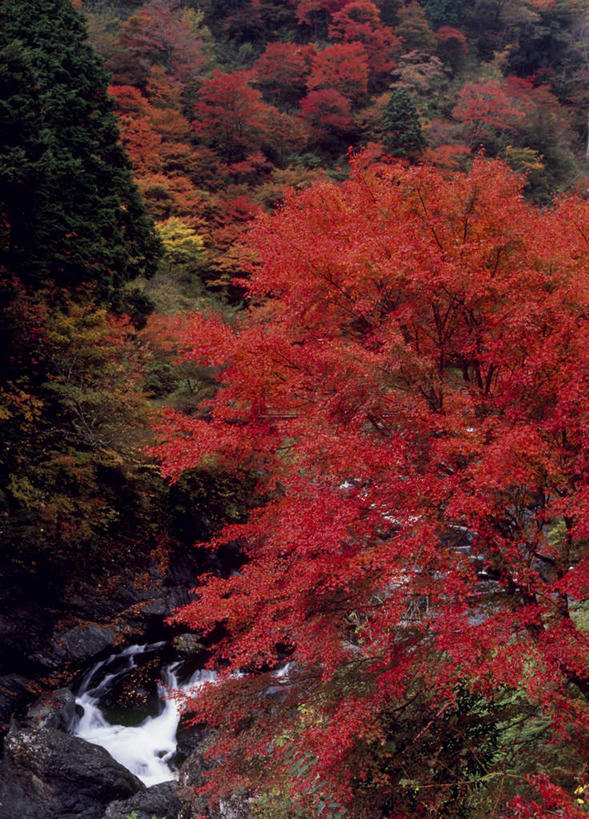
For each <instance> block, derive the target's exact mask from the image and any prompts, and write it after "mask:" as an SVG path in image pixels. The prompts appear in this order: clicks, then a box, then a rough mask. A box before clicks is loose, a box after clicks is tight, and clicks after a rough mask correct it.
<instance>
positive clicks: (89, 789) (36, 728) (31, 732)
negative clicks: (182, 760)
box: [0, 697, 151, 819]
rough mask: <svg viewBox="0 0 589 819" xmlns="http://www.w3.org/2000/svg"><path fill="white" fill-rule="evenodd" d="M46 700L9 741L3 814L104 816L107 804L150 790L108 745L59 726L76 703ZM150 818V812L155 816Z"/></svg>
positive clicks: (49, 818) (0, 818)
mask: <svg viewBox="0 0 589 819" xmlns="http://www.w3.org/2000/svg"><path fill="white" fill-rule="evenodd" d="M64 699H65V700H66V702H64V704H63V707H62V708H61V709H60V708H59V706H58V707H57V708H55V707H54V708H53V710H50V706H48V705H41V706H39V707H38V708H37V709H33V712H32V713H31V714H30V715H29V716H28V717H27V721H26V724H25V726H24V727H22V728H16V727H13V728H12V729H11V730H10V731H9V733H8V735H7V737H6V740H5V744H4V749H5V754H4V762H3V765H2V770H1V771H0V819H17V817H18V819H20V818H21V817H22V819H25V817H26V819H101V817H102V815H103V813H104V811H105V809H106V807H107V805H109V804H110V803H111V802H113V801H114V800H117V799H128V798H129V797H130V796H132V795H133V794H136V793H138V792H140V791H145V787H144V785H143V784H142V783H141V782H140V781H139V779H137V777H136V776H134V775H133V774H132V773H131V772H130V771H127V770H126V769H125V768H123V766H122V765H119V763H118V762H115V760H114V759H113V758H112V757H111V756H110V754H109V753H107V751H105V750H104V749H103V748H99V747H98V746H97V745H90V744H89V743H87V742H84V741H83V740H81V739H78V738H77V737H74V736H71V735H70V734H67V733H66V732H65V731H64V730H62V729H61V728H59V727H55V726H57V725H59V724H60V723H61V724H63V722H64V721H65V719H66V714H67V710H68V708H69V705H70V704H71V703H68V702H67V697H65V698H64ZM150 819H151V817H150Z"/></svg>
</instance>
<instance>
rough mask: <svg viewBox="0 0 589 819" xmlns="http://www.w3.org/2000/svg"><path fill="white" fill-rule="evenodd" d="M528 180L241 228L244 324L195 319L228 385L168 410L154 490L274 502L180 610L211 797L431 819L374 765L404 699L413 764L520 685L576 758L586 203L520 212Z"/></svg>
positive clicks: (447, 182)
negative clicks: (221, 486)
mask: <svg viewBox="0 0 589 819" xmlns="http://www.w3.org/2000/svg"><path fill="white" fill-rule="evenodd" d="M521 186H522V180H521V179H520V178H519V177H517V176H516V175H514V174H513V173H512V172H510V171H509V170H508V169H506V168H505V166H503V165H502V164H501V163H499V162H496V161H487V160H483V159H477V160H476V161H475V164H474V167H473V169H472V171H471V172H470V173H469V174H468V175H463V174H456V175H454V176H453V177H451V178H448V177H446V176H444V175H442V174H440V173H439V172H438V171H436V170H434V169H432V168H428V167H413V168H404V167H402V166H397V165H387V166H375V167H372V168H364V167H362V164H361V163H356V166H355V171H354V174H353V176H352V178H351V180H350V181H348V182H346V183H344V184H343V185H341V186H337V185H335V184H332V183H318V184H315V185H313V186H312V187H311V188H309V189H307V190H305V191H303V192H301V193H299V194H295V193H294V192H291V193H290V194H288V195H287V197H286V201H285V204H284V206H283V207H282V208H281V209H280V210H279V211H278V212H277V213H276V214H275V215H274V216H269V215H262V216H261V217H259V219H258V221H257V225H256V227H255V228H254V229H253V231H252V232H251V233H250V240H251V242H252V243H253V245H252V246H253V248H254V249H255V251H256V254H257V257H258V262H257V263H256V264H255V265H253V266H252V271H251V274H252V278H251V281H250V283H249V285H248V288H249V297H250V308H249V310H248V311H247V315H246V316H245V317H244V318H243V320H242V321H241V322H240V323H239V324H238V325H237V326H229V325H227V324H224V323H223V321H222V320H221V319H220V318H219V317H215V316H209V317H199V318H196V319H194V320H193V321H191V322H190V323H189V324H188V325H187V326H186V329H185V331H184V334H183V338H182V342H183V344H184V345H185V348H186V350H187V352H186V356H187V358H189V359H194V360H195V361H198V362H199V363H201V364H206V365H212V366H215V367H218V368H219V370H218V372H219V389H218V392H217V394H216V396H215V397H214V398H213V399H212V400H210V401H209V403H208V404H207V405H205V406H204V407H203V412H202V414H201V415H200V416H199V417H192V418H189V417H186V416H183V415H181V414H176V413H173V412H170V414H169V417H168V422H167V424H166V425H164V427H163V428H162V430H161V435H162V443H161V446H160V447H159V450H158V451H159V454H160V456H161V457H162V459H163V462H164V472H165V474H166V475H167V476H169V477H171V478H172V479H174V478H177V477H179V476H180V475H181V474H182V472H183V471H184V470H187V469H191V468H193V467H196V466H198V465H199V464H200V463H201V462H202V460H203V458H204V459H210V458H215V459H216V461H217V462H219V463H222V464H224V465H225V466H226V468H227V469H229V470H231V471H232V472H235V473H238V474H240V473H247V474H249V475H251V474H252V473H254V474H257V476H258V478H259V488H260V492H261V495H262V496H263V497H264V498H265V503H261V504H260V506H259V508H258V509H256V510H255V511H254V512H253V513H252V514H251V515H250V517H249V519H248V520H247V521H246V522H244V523H241V524H237V525H231V526H228V527H226V528H225V530H223V531H222V532H221V534H220V535H218V536H217V537H215V538H214V539H213V540H212V542H211V543H210V544H208V545H209V547H210V548H212V549H217V548H219V547H220V546H222V545H224V544H228V543H239V545H240V547H241V550H242V553H243V556H244V560H245V563H244V565H243V566H242V568H241V570H240V573H239V574H235V575H234V576H231V577H227V578H226V577H217V576H208V577H204V578H201V579H200V580H199V586H198V588H197V590H196V591H197V595H196V597H195V600H194V602H192V603H190V604H189V605H188V606H186V607H185V608H184V609H183V610H181V611H180V612H179V613H178V614H177V619H178V620H179V621H182V622H184V623H187V624H189V625H190V626H191V627H193V628H196V629H199V630H202V631H204V632H205V633H206V632H210V631H212V630H213V629H216V628H217V627H218V626H219V624H222V626H223V629H224V632H223V633H224V636H223V638H222V639H221V640H220V641H219V642H218V643H217V644H216V646H215V649H214V662H215V663H216V664H217V666H218V667H219V668H221V669H222V670H223V676H222V680H221V683H220V684H219V685H216V686H213V687H212V688H211V689H210V690H209V691H208V692H205V694H204V695H203V696H202V697H201V698H200V699H199V700H198V701H197V702H196V703H195V704H193V705H192V706H191V708H192V709H194V711H195V714H196V717H195V718H196V719H197V720H199V721H201V720H204V721H207V722H209V723H211V724H214V725H216V726H218V728H219V735H218V740H217V745H216V747H217V750H218V752H219V754H220V755H221V758H222V760H223V764H222V766H221V767H220V768H218V769H217V770H216V771H213V772H212V775H211V780H210V787H211V788H212V789H213V790H216V791H217V792H218V791H221V790H223V789H225V790H227V789H229V790H231V789H234V788H235V787H236V786H238V785H240V784H242V785H246V786H249V787H252V788H260V787H262V786H263V783H264V782H268V781H270V782H272V781H274V782H281V783H284V782H290V783H291V787H292V789H293V790H294V791H295V792H296V793H297V794H298V796H299V798H301V799H303V800H306V802H307V804H309V803H311V804H312V805H314V806H315V807H314V810H317V815H321V816H324V815H325V816H327V815H332V816H335V815H337V811H338V810H339V807H338V806H347V808H348V810H349V815H351V816H356V817H360V816H362V817H365V816H375V815H384V816H389V815H390V816H399V817H400V816H418V815H426V814H428V815H447V814H445V813H443V808H442V807H440V806H441V805H442V803H441V802H440V801H439V800H440V798H441V797H440V793H441V792H443V789H444V787H446V786H444V785H443V784H436V781H432V784H429V785H428V786H427V788H424V789H422V790H421V791H420V792H419V798H418V802H417V803H415V804H414V806H413V808H412V809H411V810H409V809H408V808H407V802H406V801H405V802H404V801H403V798H404V797H403V794H404V793H406V789H407V787H409V786H408V785H407V778H406V774H405V773H404V772H403V765H402V763H403V758H405V759H407V756H405V757H403V755H402V754H401V757H400V759H401V762H400V763H399V762H398V760H399V753H400V752H399V751H398V750H397V752H395V751H394V750H393V751H391V750H387V749H389V746H390V743H391V742H395V741H396V742H398V739H397V734H396V733H395V731H396V730H399V729H398V728H397V729H396V728H395V726H396V725H398V720H399V718H400V717H399V715H400V714H403V713H406V712H407V713H409V712H410V709H411V707H412V703H414V702H415V698H416V697H418V696H419V698H420V699H419V700H418V701H419V702H420V703H422V704H423V709H424V713H427V714H428V716H427V718H426V720H425V721H424V722H422V723H418V722H416V723H415V725H416V727H415V728H414V729H413V735H412V737H411V740H410V741H409V742H407V744H406V748H405V750H404V751H403V753H404V754H408V753H410V752H412V749H415V753H416V754H421V753H425V754H426V756H427V753H432V754H434V750H431V751H429V750H428V748H430V747H431V746H428V744H427V742H428V733H431V731H432V726H434V725H435V724H436V722H439V721H441V720H443V719H444V718H445V716H447V715H448V714H449V713H451V712H452V713H455V714H456V713H459V712H458V710H457V709H458V703H459V693H458V692H460V691H464V690H465V688H466V690H467V691H468V692H470V693H469V695H472V696H477V697H480V698H482V699H483V700H485V701H486V702H489V703H493V702H494V701H495V700H498V699H500V697H501V696H504V695H505V692H506V691H507V692H509V691H511V692H517V695H518V696H520V697H523V698H525V699H526V701H527V702H530V703H533V705H534V707H535V708H537V709H538V710H539V711H540V712H542V713H543V714H544V715H545V716H546V717H549V718H550V721H551V723H550V724H551V725H552V737H553V740H554V741H555V742H557V741H558V740H559V738H560V739H562V738H566V739H567V741H569V742H571V743H572V744H574V743H580V744H581V745H582V743H583V739H584V733H583V732H584V731H586V729H587V726H588V711H587V699H586V698H587V696H588V695H589V685H588V681H587V649H588V648H589V645H588V643H589V640H588V635H587V633H586V632H583V631H582V630H581V629H580V628H579V626H578V623H577V616H578V612H579V607H580V605H581V603H582V601H583V600H586V598H587V589H588V585H589V562H588V560H587V557H586V554H584V544H585V543H586V539H587V537H588V535H589V438H588V436H587V429H588V428H589V405H588V403H587V400H586V396H587V393H588V390H589V358H588V355H587V350H588V349H589V321H588V316H589V271H588V269H587V264H586V257H587V243H588V239H587V237H588V236H589V210H588V208H587V206H586V204H585V203H584V202H582V201H580V200H577V199H575V198H567V199H563V200H561V201H560V202H559V203H558V204H557V205H556V206H555V207H554V208H553V209H552V210H538V209H536V208H534V207H533V206H531V205H530V204H528V203H526V202H525V200H524V199H523V197H522V195H521ZM287 657H288V658H289V659H290V661H291V662H292V665H291V667H290V673H288V674H286V675H285V676H284V677H280V678H278V677H272V676H270V677H269V675H268V673H266V674H264V673H263V672H268V670H269V669H273V668H276V667H277V666H279V665H280V664H281V663H284V661H285V658H287ZM244 670H246V671H247V672H248V674H247V675H246V676H245V677H240V678H236V677H235V676H231V673H232V672H243V671H244ZM255 670H257V671H258V672H260V673H252V672H253V671H255ZM268 686H270V689H269V688H268ZM416 691H417V692H419V693H418V694H417V693H415V692H416ZM277 692H278V693H277ZM421 707H422V706H421V705H420V708H421ZM418 718H419V713H417V714H416V716H415V719H416V720H417V719H418ZM457 721H458V722H460V719H459V718H458V717H455V718H454V722H453V723H451V722H450V721H449V722H448V724H447V725H448V730H450V727H449V726H450V725H454V726H455V725H456V722H457ZM453 730H455V729H453ZM424 749H425V750H424ZM375 760H377V762H375ZM395 765H397V766H399V765H400V766H401V767H400V768H399V767H395ZM261 783H262V785H261ZM404 789H405V790H404ZM362 800H364V801H362ZM521 804H523V803H521ZM322 811H323V812H322ZM428 811H429V813H428ZM452 815H454V814H452ZM520 815H523V814H520ZM526 815H527V814H526ZM571 815H572V814H571Z"/></svg>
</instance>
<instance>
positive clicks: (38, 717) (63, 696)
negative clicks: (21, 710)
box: [24, 688, 76, 731]
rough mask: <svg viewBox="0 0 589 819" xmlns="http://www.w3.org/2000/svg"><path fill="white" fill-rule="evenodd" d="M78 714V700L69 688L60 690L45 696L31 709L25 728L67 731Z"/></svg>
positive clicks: (28, 712)
mask: <svg viewBox="0 0 589 819" xmlns="http://www.w3.org/2000/svg"><path fill="white" fill-rule="evenodd" d="M75 712H76V699H75V697H74V695H73V694H72V692H71V691H70V690H69V688H60V689H59V690H57V691H53V692H51V693H50V694H45V695H43V696H42V697H41V698H40V699H39V700H37V702H36V703H35V704H34V705H33V707H32V708H29V710H28V711H27V715H26V718H25V721H24V727H25V728H29V729H32V730H40V729H41V728H57V729H58V730H60V731H67V730H69V727H70V725H71V723H72V720H73V718H74V714H75Z"/></svg>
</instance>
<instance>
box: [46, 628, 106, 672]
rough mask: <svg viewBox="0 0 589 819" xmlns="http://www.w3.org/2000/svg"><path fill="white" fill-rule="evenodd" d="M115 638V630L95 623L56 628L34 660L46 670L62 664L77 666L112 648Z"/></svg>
mask: <svg viewBox="0 0 589 819" xmlns="http://www.w3.org/2000/svg"><path fill="white" fill-rule="evenodd" d="M117 638H118V634H117V632H116V631H115V629H113V628H108V627H106V626H100V625H98V624H97V623H88V622H86V623H84V622H83V623H78V624H77V625H75V626H73V627H70V628H60V627H59V626H58V627H57V628H56V629H55V631H54V632H53V634H52V636H51V639H50V641H49V643H48V645H47V647H46V648H45V650H43V651H42V652H39V653H37V654H36V655H35V659H36V660H37V661H38V662H39V663H41V664H42V665H45V666H47V667H48V668H61V667H62V666H63V664H64V663H72V664H74V665H79V664H81V663H86V662H89V661H90V660H93V659H94V658H95V657H97V656H98V655H99V654H102V653H103V652H104V651H106V650H107V649H109V648H112V647H113V646H114V645H115V642H116V641H117Z"/></svg>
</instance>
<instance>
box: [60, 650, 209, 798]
mask: <svg viewBox="0 0 589 819" xmlns="http://www.w3.org/2000/svg"><path fill="white" fill-rule="evenodd" d="M163 645H164V643H152V644H149V645H144V646H139V645H135V646H129V647H128V648H126V649H124V650H123V651H122V652H120V653H119V654H115V655H112V656H111V657H109V658H108V659H106V660H103V661H102V662H100V663H97V664H96V665H95V666H94V667H93V668H91V669H90V671H89V672H88V673H87V674H86V676H85V677H84V679H83V680H82V683H81V685H80V690H79V693H78V696H77V697H76V705H78V706H80V707H81V708H82V709H83V714H82V716H81V717H76V719H75V721H74V723H73V724H72V726H71V732H72V733H73V734H75V736H78V737H81V738H82V739H85V740H86V741H87V742H92V743H93V744H95V745H101V746H102V747H103V748H106V750H107V751H108V752H109V753H110V755H111V756H112V757H114V759H116V760H117V762H120V763H121V765H124V766H125V768H128V770H130V771H131V772H132V773H134V774H135V776H137V777H138V778H139V779H140V780H141V781H142V782H143V783H144V784H145V785H147V786H148V787H149V786H151V785H157V784H159V783H160V782H167V781H169V780H170V779H175V778H176V775H177V772H176V770H175V768H174V765H173V757H174V755H175V753H176V747H177V741H176V732H177V730H178V724H179V722H180V711H179V709H178V704H177V702H176V699H175V698H174V697H171V696H169V695H168V690H169V689H173V690H179V691H182V692H184V693H189V692H190V691H195V690H197V689H198V688H200V687H201V686H202V685H205V684H206V683H208V682H212V681H213V680H214V679H215V672H214V671H205V670H199V671H196V672H195V673H194V674H193V675H192V676H191V677H190V679H189V680H188V681H186V682H183V683H180V681H179V679H178V676H177V672H178V669H179V666H180V665H181V663H179V662H176V663H173V664H172V665H170V666H168V667H167V668H165V669H164V670H163V671H162V682H161V683H158V694H159V697H160V710H159V713H158V714H157V715H156V716H154V717H147V718H146V719H145V720H144V721H143V722H142V723H141V724H140V725H137V726H126V725H112V724H110V723H109V722H108V721H107V719H106V717H105V716H104V714H103V712H102V710H101V708H100V700H101V698H102V697H103V696H104V695H105V694H106V693H107V692H108V691H109V690H110V689H111V688H112V685H113V683H114V682H115V681H116V680H117V679H118V678H120V677H121V676H123V675H125V674H128V673H129V672H130V671H131V670H132V669H133V668H136V659H135V658H136V657H137V656H138V655H140V654H144V653H146V652H150V651H151V652H153V651H157V650H158V649H159V648H161V647H162V646H163ZM113 668H114V670H109V669H113Z"/></svg>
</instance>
